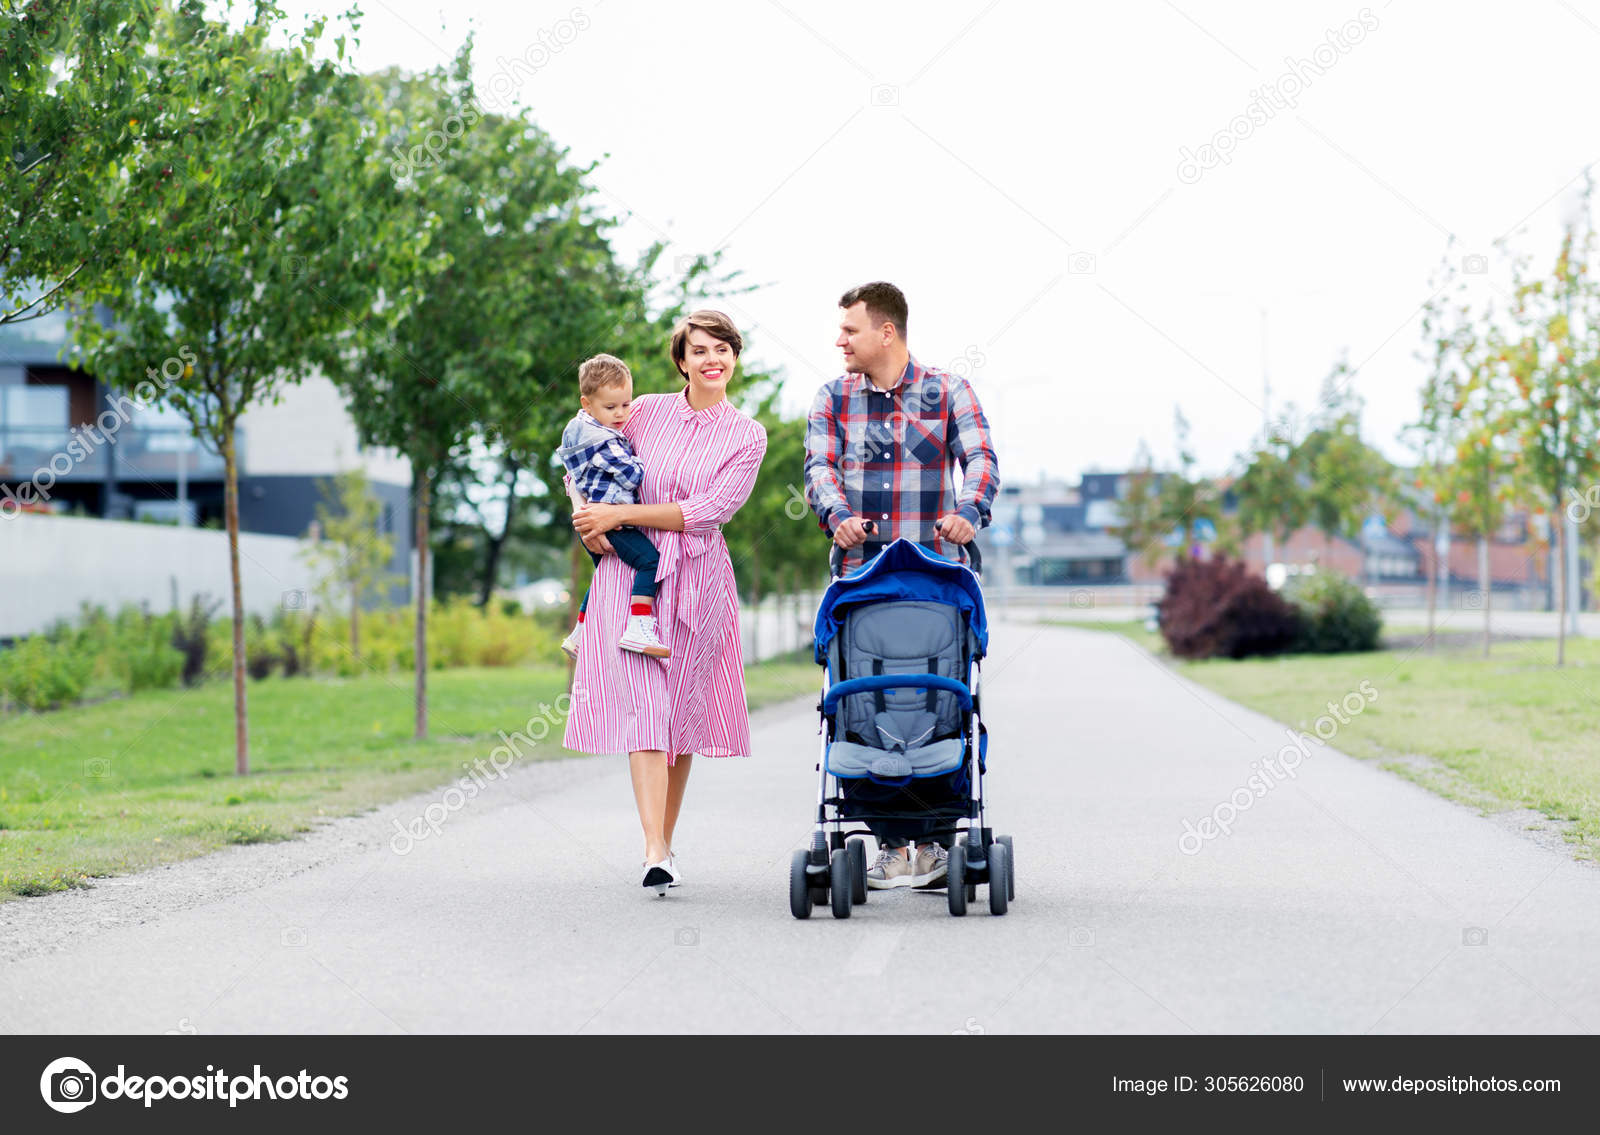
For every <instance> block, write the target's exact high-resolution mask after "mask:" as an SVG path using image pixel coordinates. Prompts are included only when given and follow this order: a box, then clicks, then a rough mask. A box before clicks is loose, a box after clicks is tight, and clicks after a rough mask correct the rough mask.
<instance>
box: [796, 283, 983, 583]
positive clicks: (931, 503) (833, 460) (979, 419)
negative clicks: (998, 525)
mask: <svg viewBox="0 0 1600 1135" xmlns="http://www.w3.org/2000/svg"><path fill="white" fill-rule="evenodd" d="M839 307H840V308H841V309H842V316H841V319H840V321H839V338H838V340H837V342H836V343H835V344H834V345H835V346H836V347H838V348H840V349H841V350H842V351H843V352H844V369H845V371H846V372H847V373H846V374H845V375H844V376H843V377H842V378H836V379H834V380H833V381H832V382H830V383H828V384H826V385H825V386H823V388H822V389H821V390H819V391H817V398H816V401H815V402H813V403H812V405H811V416H810V418H809V420H808V421H807V423H806V468H805V473H806V502H807V503H808V504H809V505H810V506H811V509H812V511H813V512H815V513H816V514H817V517H818V519H819V521H820V522H821V525H822V528H823V530H824V531H826V532H827V533H828V534H829V535H831V536H832V537H833V542H834V543H835V544H838V545H839V546H840V547H841V548H844V549H846V553H847V554H846V556H845V561H846V564H847V566H854V565H855V564H859V563H861V562H862V561H863V560H864V559H866V558H869V557H871V556H874V555H876V554H877V553H878V552H880V551H882V550H883V548H884V546H886V545H887V544H889V543H890V542H892V541H893V540H895V539H897V538H898V537H901V536H904V537H905V538H906V539H908V540H914V541H916V542H917V543H919V544H923V545H925V546H926V547H928V548H929V549H931V550H932V551H934V552H937V553H938V554H939V555H942V556H953V555H954V554H955V550H954V549H953V548H946V547H945V543H946V542H947V541H948V542H950V543H955V544H966V543H969V542H970V541H971V540H972V539H973V538H974V537H975V536H976V535H977V531H978V529H979V528H982V527H985V526H986V525H987V524H988V523H989V509H990V506H991V505H992V504H993V502H994V495H995V492H996V491H997V490H998V489H999V487H1000V471H999V463H998V462H997V461H996V460H995V455H994V446H993V444H992V443H991V441H990V438H989V423H988V420H987V419H985V418H984V416H983V407H982V406H980V405H978V396H977V395H976V394H974V393H973V392H972V386H971V385H970V384H969V383H968V382H967V380H966V379H964V378H961V377H960V376H958V375H953V374H948V373H946V372H945V371H942V370H935V369H934V368H932V367H927V366H923V365H922V364H921V363H919V362H917V360H916V359H914V358H912V357H911V352H910V350H909V349H908V348H907V347H906V298H905V296H904V295H903V294H901V291H900V289H899V288H897V287H895V286H894V285H893V284H886V283H882V282H879V283H872V284H863V285H862V286H861V287H859V288H852V289H850V290H849V291H848V292H846V293H845V294H844V295H843V296H842V297H841V298H840V300H839ZM957 463H959V464H960V465H961V468H962V482H961V493H960V496H959V497H958V496H957V495H956V491H955V486H954V483H953V479H952V474H953V472H954V468H955V465H956V464H957ZM869 520H870V521H872V522H873V524H874V528H875V529H876V530H875V531H874V532H873V533H872V535H871V537H870V538H869V537H868V535H867V531H866V525H865V522H866V521H869ZM858 549H859V550H858Z"/></svg>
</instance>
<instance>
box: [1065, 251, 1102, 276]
mask: <svg viewBox="0 0 1600 1135" xmlns="http://www.w3.org/2000/svg"><path fill="white" fill-rule="evenodd" d="M1096 264H1097V261H1096V259H1095V254H1094V253H1092V252H1074V253H1073V254H1072V255H1071V256H1069V257H1067V271H1068V272H1069V273H1071V274H1072V275H1074V276H1092V275H1093V274H1094V270H1095V267H1096Z"/></svg>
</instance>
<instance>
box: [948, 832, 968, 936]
mask: <svg viewBox="0 0 1600 1135" xmlns="http://www.w3.org/2000/svg"><path fill="white" fill-rule="evenodd" d="M944 883H945V895H946V897H947V898H948V899H949V900H950V913H951V914H953V915H955V916H956V917H957V918H960V917H961V916H962V915H963V914H966V913H967V845H966V844H964V843H958V844H956V845H955V846H954V847H952V848H951V849H950V858H949V859H948V860H947V861H946V866H945V879H944Z"/></svg>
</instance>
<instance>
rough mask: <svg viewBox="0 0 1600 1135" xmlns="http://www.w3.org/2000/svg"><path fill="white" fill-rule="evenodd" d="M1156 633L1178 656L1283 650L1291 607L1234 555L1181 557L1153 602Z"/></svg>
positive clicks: (1290, 634)
mask: <svg viewBox="0 0 1600 1135" xmlns="http://www.w3.org/2000/svg"><path fill="white" fill-rule="evenodd" d="M1157 611H1158V612H1159V614H1158V619H1159V623H1160V626H1161V637H1162V638H1164V639H1166V640H1167V646H1168V647H1169V648H1170V649H1171V650H1172V653H1173V654H1175V655H1177V656H1178V657H1179V658H1246V657H1248V656H1250V655H1252V654H1278V653H1281V652H1283V651H1285V650H1289V649H1290V648H1292V647H1293V646H1294V644H1295V641H1296V639H1297V638H1298V637H1299V635H1300V632H1301V626H1300V622H1301V616H1300V613H1299V611H1297V610H1296V609H1295V607H1294V606H1293V605H1292V604H1290V603H1288V602H1287V601H1285V600H1284V599H1283V598H1281V597H1280V596H1279V595H1278V593H1277V592H1275V591H1273V590H1272V588H1270V587H1268V586H1267V581H1266V580H1264V579H1262V578H1261V577H1260V576H1259V575H1253V574H1252V573H1250V572H1249V571H1247V570H1246V569H1245V566H1244V565H1243V564H1242V563H1239V562H1238V561H1236V560H1182V561H1180V562H1179V563H1178V566H1177V567H1175V568H1173V569H1172V570H1171V571H1170V572H1168V573H1167V593H1166V595H1165V596H1164V597H1163V598H1162V600H1161V602H1160V603H1159V604H1157Z"/></svg>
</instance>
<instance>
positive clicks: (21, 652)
mask: <svg viewBox="0 0 1600 1135" xmlns="http://www.w3.org/2000/svg"><path fill="white" fill-rule="evenodd" d="M94 663H95V658H94V656H93V655H91V654H89V653H87V652H85V651H83V650H80V649H79V648H78V645H77V643H76V642H74V641H73V640H71V639H70V638H63V639H59V640H54V641H53V640H51V639H50V638H48V637H47V636H45V635H34V636H33V637H32V638H28V639H24V640H23V641H22V642H21V643H19V644H18V645H16V646H15V647H13V648H11V649H10V650H7V651H3V652H0V695H3V696H4V698H5V700H6V701H8V702H11V703H14V704H15V705H17V706H20V707H22V708H23V709H27V710H34V711H38V710H46V709H56V708H58V707H60V706H64V705H71V704H72V703H73V702H76V701H77V700H78V699H79V698H80V697H82V696H83V691H84V689H85V688H86V687H87V686H88V684H89V680H90V678H91V677H92V676H93V673H94Z"/></svg>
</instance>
